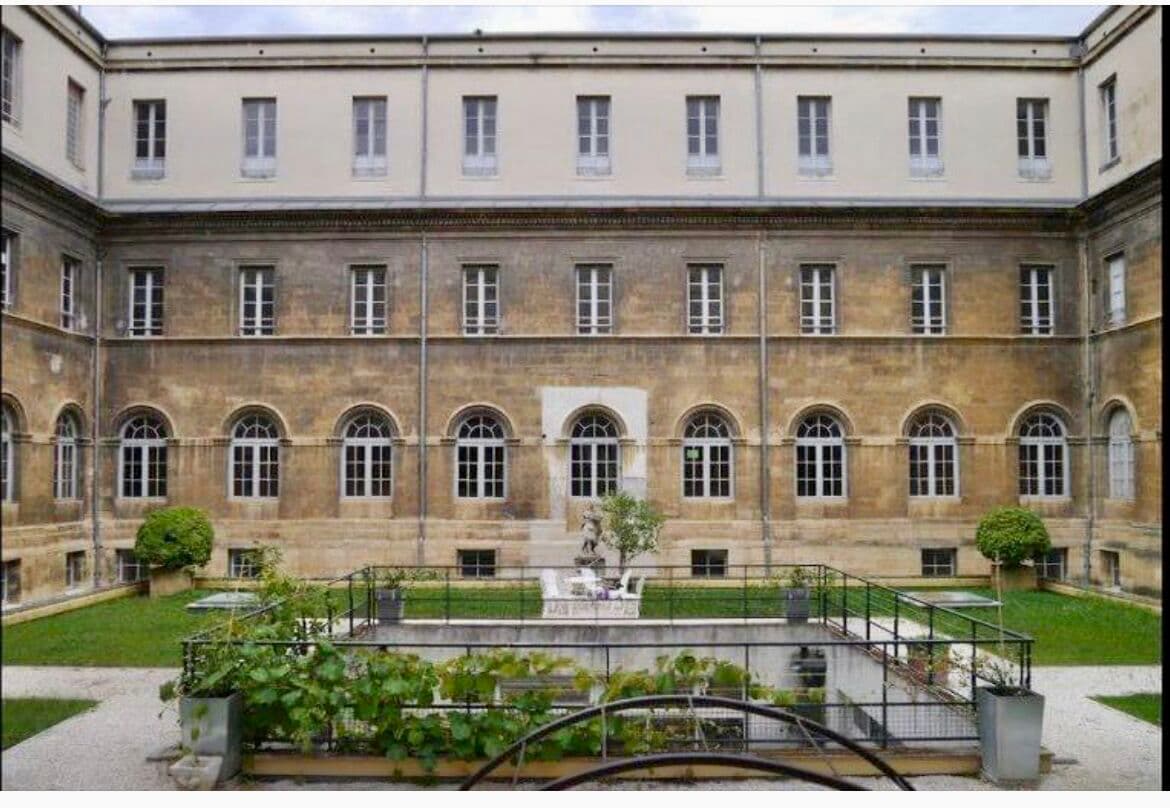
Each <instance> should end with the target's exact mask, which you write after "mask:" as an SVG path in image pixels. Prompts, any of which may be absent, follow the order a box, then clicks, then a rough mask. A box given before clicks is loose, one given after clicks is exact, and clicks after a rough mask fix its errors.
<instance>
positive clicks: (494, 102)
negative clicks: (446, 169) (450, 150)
mask: <svg viewBox="0 0 1170 808" xmlns="http://www.w3.org/2000/svg"><path fill="white" fill-rule="evenodd" d="M488 121H491V126H490V127H489V126H488ZM469 127H473V128H474V132H473V133H472V132H469V131H468V129H469ZM489 129H490V131H488V130H489ZM460 134H461V136H460V140H461V141H462V143H463V146H462V152H463V176H465V177H494V176H496V175H497V173H498V172H499V161H498V159H497V155H498V154H499V145H500V144H499V139H500V119H499V102H498V99H497V97H496V96H494V95H465V96H463V128H462V129H461V130H460ZM469 138H470V140H469ZM471 143H474V146H475V148H474V150H473V151H468V148H467V147H468V145H469V144H471Z"/></svg>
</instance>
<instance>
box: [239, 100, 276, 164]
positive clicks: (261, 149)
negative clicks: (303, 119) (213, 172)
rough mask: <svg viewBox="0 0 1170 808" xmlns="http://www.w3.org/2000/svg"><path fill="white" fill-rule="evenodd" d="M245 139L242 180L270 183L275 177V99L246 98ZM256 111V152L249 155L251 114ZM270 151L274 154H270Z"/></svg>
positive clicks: (242, 146)
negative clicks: (251, 111) (269, 180)
mask: <svg viewBox="0 0 1170 808" xmlns="http://www.w3.org/2000/svg"><path fill="white" fill-rule="evenodd" d="M240 106H241V112H242V115H241V124H242V127H243V128H242V130H241V134H242V135H243V138H242V142H241V144H240V145H241V158H240V176H242V177H244V178H246V179H270V178H272V177H275V176H276V155H277V153H278V152H277V137H278V135H279V130H278V129H277V120H278V118H277V112H276V99H275V98H245V99H242V101H241V102H240ZM251 109H255V110H256V116H255V117H256V138H255V146H256V147H255V149H253V150H251V153H249V151H250V150H249V145H250V144H249V137H248V118H249V114H248V113H249V111H250V110H251ZM269 147H271V151H270V150H269Z"/></svg>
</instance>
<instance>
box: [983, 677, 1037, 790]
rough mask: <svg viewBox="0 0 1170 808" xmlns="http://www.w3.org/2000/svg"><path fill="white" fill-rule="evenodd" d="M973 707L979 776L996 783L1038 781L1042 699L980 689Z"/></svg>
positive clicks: (1032, 695) (984, 688)
mask: <svg viewBox="0 0 1170 808" xmlns="http://www.w3.org/2000/svg"><path fill="white" fill-rule="evenodd" d="M976 705H977V709H978V710H979V747H980V751H981V752H982V754H983V774H984V775H986V776H987V777H988V778H990V779H991V780H994V781H995V782H997V783H1025V782H1035V781H1036V780H1038V779H1039V778H1040V738H1041V735H1042V733H1043V730H1044V697H1043V696H1041V695H1040V694H1039V693H1024V694H1013V695H1000V694H997V693H996V692H995V691H994V690H993V689H992V688H989V687H981V688H978V690H977V692H976Z"/></svg>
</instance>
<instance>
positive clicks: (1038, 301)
mask: <svg viewBox="0 0 1170 808" xmlns="http://www.w3.org/2000/svg"><path fill="white" fill-rule="evenodd" d="M1052 319H1053V318H1052V267H1050V266H1043V265H1033V264H1024V265H1023V266H1021V267H1020V332H1021V333H1023V334H1031V335H1033V336H1051V335H1052Z"/></svg>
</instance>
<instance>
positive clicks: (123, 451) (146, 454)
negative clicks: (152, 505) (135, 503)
mask: <svg viewBox="0 0 1170 808" xmlns="http://www.w3.org/2000/svg"><path fill="white" fill-rule="evenodd" d="M139 421H142V422H143V425H144V426H148V427H149V428H150V429H151V431H153V432H154V433H155V437H152V438H128V437H126V435H127V433H128V432H129V431H130V429H131V427H133V426H135V425H136V423H137V422H139ZM168 434H169V433H168V432H167V429H166V425H165V424H164V423H163V422H162V419H161V418H158V417H156V416H154V415H136V416H133V417H131V418H128V419H127V420H126V422H125V423H124V424H123V425H122V429H121V430H119V438H120V439H119V442H118V493H117V499H153V500H165V499H166V498H167V484H168V480H167V477H168V475H167V470H168V468H167V466H168V462H169V459H168V457H167V455H168V452H167V436H168ZM152 454H154V455H155V456H156V458H159V459H161V463H156V464H152V463H151V462H150V461H151V455H152ZM131 455H133V456H134V459H135V460H136V465H137V466H138V469H139V476H138V478H137V479H134V480H128V479H127V466H128V465H130V464H129V463H127V460H128V459H130V456H131ZM160 455H161V457H160ZM156 466H161V468H162V476H160V477H152V476H151V470H152V469H153V468H155V467H156ZM127 482H129V483H130V484H131V487H132V488H133V489H134V490H132V491H131V493H129V494H127V493H126V484H127ZM151 488H159V489H161V492H159V493H154V494H151V493H149V491H150V489H151Z"/></svg>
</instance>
